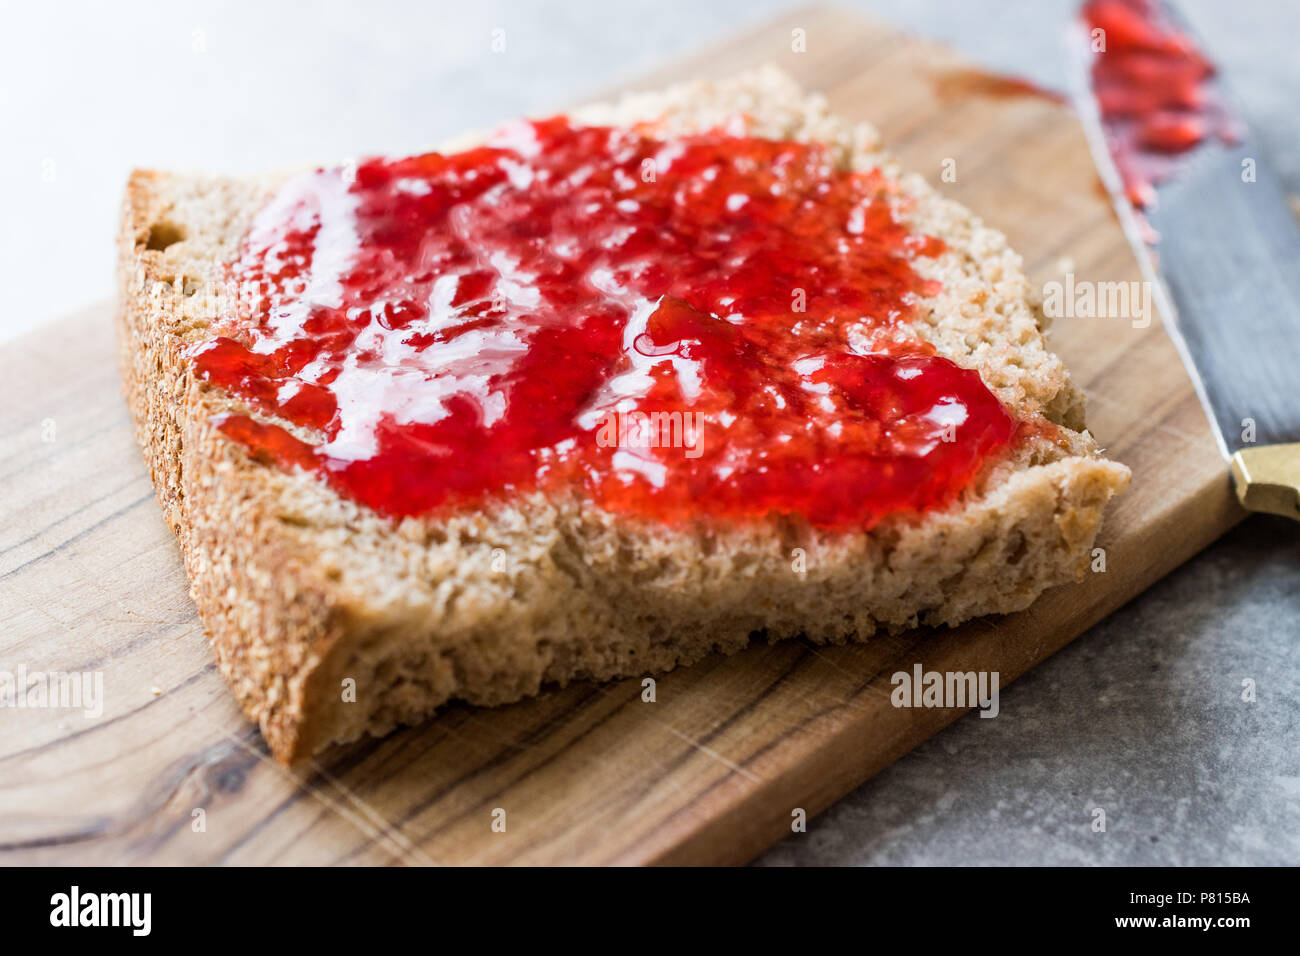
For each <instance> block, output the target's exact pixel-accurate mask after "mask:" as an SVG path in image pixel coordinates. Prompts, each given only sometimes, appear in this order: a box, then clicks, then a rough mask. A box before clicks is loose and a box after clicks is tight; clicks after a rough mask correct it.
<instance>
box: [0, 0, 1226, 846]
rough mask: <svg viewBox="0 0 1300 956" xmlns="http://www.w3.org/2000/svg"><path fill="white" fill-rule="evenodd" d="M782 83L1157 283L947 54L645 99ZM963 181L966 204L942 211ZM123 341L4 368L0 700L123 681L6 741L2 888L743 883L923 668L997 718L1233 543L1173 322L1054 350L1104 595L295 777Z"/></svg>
mask: <svg viewBox="0 0 1300 956" xmlns="http://www.w3.org/2000/svg"><path fill="white" fill-rule="evenodd" d="M795 28H800V29H803V30H805V31H806V36H807V52H804V53H795V52H793V51H792V50H791V31H792V30H793V29H795ZM763 62H776V63H778V64H780V65H782V66H784V67H785V68H787V69H789V70H790V71H791V72H793V73H794V74H795V75H796V76H797V77H798V78H799V79H800V80H801V81H802V82H803V83H804V84H805V85H806V86H807V87H809V88H813V89H820V90H823V91H825V92H826V94H827V95H828V97H829V99H830V103H831V106H832V108H834V109H835V110H837V111H839V112H841V113H843V114H845V115H847V116H850V117H853V118H863V119H869V120H871V121H872V122H874V123H875V124H876V125H877V126H878V127H879V128H880V129H881V131H882V133H883V134H884V136H885V138H886V141H887V142H888V143H889V144H890V145H891V147H892V149H893V150H894V151H895V152H896V153H897V154H898V155H899V156H900V157H901V159H902V160H903V161H904V163H905V164H906V165H907V166H908V167H910V168H912V169H915V170H918V171H920V172H922V173H923V174H925V175H926V176H927V177H928V178H930V180H931V181H932V182H935V183H936V184H938V185H940V187H941V188H942V189H943V191H944V192H945V193H947V194H948V195H951V196H953V197H955V198H957V199H960V200H961V201H963V202H965V203H966V204H968V205H969V206H971V207H972V208H973V209H974V210H975V211H976V212H977V213H979V214H981V215H982V216H983V217H984V218H985V219H986V220H987V221H989V222H990V223H992V224H993V225H995V226H997V227H998V228H1000V229H1002V230H1004V231H1005V232H1006V233H1007V234H1008V235H1009V236H1010V239H1011V241H1012V244H1013V245H1014V246H1015V247H1016V248H1017V249H1018V250H1020V251H1021V252H1022V253H1023V254H1024V256H1025V260H1026V264H1027V266H1028V269H1029V271H1030V273H1031V276H1032V277H1033V279H1034V281H1035V283H1036V284H1042V283H1045V282H1048V281H1051V280H1053V279H1059V278H1061V273H1062V272H1064V271H1066V270H1070V271H1073V272H1074V273H1075V274H1076V276H1077V277H1078V278H1079V279H1087V280H1102V281H1111V280H1136V279H1138V278H1139V276H1138V272H1137V267H1136V265H1135V263H1134V261H1133V258H1132V255H1131V253H1130V250H1129V248H1128V246H1127V244H1126V242H1125V240H1124V237H1123V235H1122V234H1121V232H1120V229H1119V226H1118V224H1117V222H1116V221H1115V218H1114V216H1113V214H1112V212H1111V210H1110V207H1109V205H1108V202H1107V200H1106V199H1105V198H1104V196H1103V195H1102V193H1101V191H1100V187H1099V184H1098V182H1097V179H1096V176H1095V174H1094V171H1093V167H1092V163H1091V160H1090V158H1089V155H1088V151H1087V148H1086V146H1085V144H1084V140H1083V136H1082V133H1081V131H1080V129H1079V128H1078V124H1077V123H1076V121H1075V119H1074V118H1073V116H1072V115H1071V114H1070V112H1069V111H1068V110H1067V109H1065V108H1064V107H1062V106H1060V105H1059V104H1057V103H1055V102H1052V101H1051V100H1049V99H1048V98H1045V97H1040V96H1035V95H1032V94H1025V93H1024V92H1022V91H1017V90H1015V89H1014V88H1012V87H1008V86H1006V85H1004V84H999V83H994V82H989V81H987V80H986V79H984V78H982V77H981V76H980V74H978V73H976V72H974V71H971V70H969V68H968V67H967V66H966V65H965V64H963V63H962V62H961V61H960V60H958V59H957V58H956V57H955V56H954V55H953V54H951V53H949V52H947V51H944V50H941V49H938V48H936V47H934V46H931V45H929V44H926V43H922V42H918V41H916V40H913V39H906V38H902V37H900V36H898V35H896V34H894V33H892V32H890V31H888V30H886V29H884V28H881V27H879V26H874V25H871V24H868V23H865V22H863V21H861V20H858V19H856V18H854V17H852V16H850V15H847V14H844V13H842V12H839V11H835V10H832V9H820V8H819V9H815V10H809V11H802V12H797V13H794V14H791V15H789V16H787V17H784V18H783V19H781V20H780V21H777V22H775V23H773V24H770V25H768V26H766V27H764V28H762V29H759V30H757V31H755V32H753V33H751V34H749V35H746V36H743V37H738V38H736V39H734V40H732V41H730V42H728V43H726V44H725V45H723V46H721V47H719V48H717V49H714V50H711V51H707V52H706V53H704V54H702V55H700V56H698V57H696V58H693V59H692V60H690V61H689V62H686V63H681V64H675V65H673V66H672V67H671V68H668V69H665V70H663V71H662V72H660V73H658V74H657V75H655V76H651V77H647V78H645V79H643V80H642V81H640V82H638V83H636V84H634V85H637V86H657V85H660V84H662V83H664V82H667V81H671V80H672V79H674V78H680V77H684V76H689V75H694V74H710V75H724V74H728V73H732V72H736V71H739V70H742V69H745V68H749V67H752V66H756V65H758V64H761V63H763ZM599 92H600V91H593V94H596V93H599ZM945 159H951V160H954V161H955V168H956V172H957V179H956V182H952V183H940V182H939V180H940V171H941V169H942V163H943V162H944V160H945ZM110 241H111V237H108V236H105V238H104V242H105V244H106V245H107V244H108V243H109V242H110ZM111 318H112V305H111V304H105V305H103V306H102V307H101V308H96V309H91V310H89V311H87V312H85V313H83V314H80V315H77V316H73V317H70V318H68V319H66V320H64V321H61V322H59V323H56V324H54V325H51V326H49V327H47V328H45V329H43V330H42V331H40V332H39V333H37V334H35V335H32V336H30V337H28V338H25V339H21V340H19V341H17V342H15V343H12V344H10V345H8V346H5V347H4V348H2V349H0V395H2V396H3V403H2V404H0V474H3V505H2V511H0V513H2V514H3V524H2V525H0V670H8V671H10V672H16V671H17V670H18V668H19V667H20V666H24V667H26V668H27V669H28V671H29V672H31V671H42V672H48V671H63V672H91V673H98V674H100V675H102V680H103V712H102V714H101V715H99V716H97V717H92V716H87V715H86V714H85V713H83V711H82V710H78V709H48V708H47V709H34V708H21V709H20V708H4V709H0V728H3V733H2V734H0V862H4V863H20V862H22V863H27V862H41V863H66V862H77V863H232V864H261V863H266V864H290V863H293V864H375V863H409V864H428V863H441V864H464V863H481V864H504V863H511V864H513V863H565V864H570V863H599V864H607V863H617V864H631V863H738V862H742V861H745V860H748V859H750V858H752V857H753V856H754V855H755V854H757V853H758V852H759V851H760V850H762V849H763V848H764V847H766V846H767V845H769V844H770V843H772V842H773V841H775V840H778V839H780V838H782V837H783V836H785V835H788V834H789V833H790V832H791V821H792V813H793V812H794V811H795V810H796V808H802V809H804V810H805V811H806V812H807V814H808V815H809V816H810V817H811V816H812V815H813V814H815V813H817V812H818V811H820V810H821V809H823V808H825V807H826V806H827V805H829V804H830V803H832V802H833V801H834V800H836V799H837V798H838V797H840V796H841V795H843V794H844V793H845V792H847V791H848V790H850V789H851V788H853V787H855V786H857V785H858V784H860V783H861V782H862V781H863V780H865V779H866V778H868V777H869V776H871V775H872V774H874V773H876V772H877V771H878V770H880V769H882V768H883V767H885V766H887V765H888V764H889V763H890V762H891V761H893V760H895V759H897V758H898V757H900V756H901V755H903V754H905V753H906V752H907V751H908V750H909V749H911V748H912V747H914V746H916V745H917V744H918V743H920V742H921V741H923V740H925V739H926V738H928V737H930V736H931V735H932V734H934V733H936V732H937V731H938V730H940V729H941V728H942V727H944V726H945V725H947V724H948V723H949V722H951V721H952V720H954V719H956V718H957V717H958V716H960V714H961V711H960V710H957V709H946V710H945V709H928V710H927V709H919V708H894V707H893V706H891V704H890V702H889V692H890V690H891V685H890V675H891V674H893V673H894V672H896V671H898V670H910V669H911V668H912V666H913V664H915V663H918V662H919V663H921V664H922V665H923V666H924V667H925V668H926V669H937V670H963V671H964V670H972V669H974V670H989V671H994V670H995V671H998V672H1000V674H1001V678H1002V682H1003V685H1004V686H1005V684H1006V683H1007V682H1009V681H1010V680H1012V679H1014V678H1015V677H1016V676H1018V675H1020V674H1021V673H1023V672H1024V671H1025V670H1026V669H1027V668H1029V667H1032V666H1033V665H1034V664H1036V663H1037V662H1039V661H1041V660H1042V659H1044V658H1045V657H1047V656H1048V655H1050V654H1051V653H1053V652H1054V651H1055V650H1057V649H1058V648H1060V647H1061V646H1063V645H1064V644H1065V643H1067V642H1068V641H1069V640H1071V639H1072V638H1073V637H1075V636H1076V635H1078V634H1079V633H1081V632H1082V631H1083V630H1085V629H1086V628H1087V627H1088V626H1090V625H1091V624H1093V623H1094V622H1095V621H1097V620H1098V619H1100V618H1101V617H1103V616H1104V615H1106V614H1107V613H1109V612H1110V611H1112V610H1114V609H1115V608H1117V607H1118V606H1119V605H1121V604H1123V603H1124V602H1125V601H1127V600H1128V599H1129V598H1131V597H1133V596H1134V595H1135V594H1138V593H1139V592H1140V591H1142V590H1143V589H1144V588H1146V587H1147V586H1148V585H1150V584H1151V583H1152V582H1154V581H1155V580H1157V579H1158V578H1159V577H1161V576H1162V575H1164V574H1166V573H1167V572H1168V571H1170V570H1171V569H1172V568H1174V567H1175V566H1177V565H1178V564H1180V563H1182V562H1183V561H1184V560H1186V559H1187V558H1188V557H1190V556H1191V555H1193V554H1195V553H1196V552H1197V551H1198V550H1200V549H1201V548H1202V547H1204V546H1205V545H1206V544H1208V543H1209V542H1210V541H1212V540H1213V539H1214V538H1216V537H1218V536H1219V535H1220V534H1221V533H1223V532H1224V531H1225V530H1227V529H1228V528H1229V527H1230V526H1231V525H1232V524H1233V523H1235V522H1236V521H1237V520H1239V518H1240V517H1241V516H1242V513H1241V512H1240V511H1239V510H1238V508H1237V506H1236V504H1235V502H1234V500H1233V498H1232V495H1231V493H1230V490H1229V486H1228V479H1227V474H1226V470H1225V467H1224V464H1223V462H1222V460H1221V459H1220V458H1219V455H1218V453H1217V451H1216V450H1215V446H1214V442H1213V440H1212V438H1211V436H1210V432H1209V429H1208V426H1207V424H1206V421H1205V418H1204V415H1203V413H1202V411H1201V409H1200V407H1199V405H1198V404H1197V402H1196V399H1195V396H1194V395H1193V392H1192V388H1191V386H1190V384H1189V382H1188V379H1187V377H1186V374H1185V372H1184V371H1183V369H1182V367H1181V366H1180V364H1179V362H1178V359H1177V356H1176V355H1175V352H1174V350H1173V348H1172V346H1171V345H1170V342H1169V340H1168V339H1167V337H1166V336H1165V333H1164V331H1163V329H1162V327H1161V324H1160V322H1159V320H1158V319H1156V320H1155V321H1153V322H1152V324H1151V325H1150V326H1149V327H1148V328H1144V329H1139V328H1134V327H1133V324H1132V323H1131V322H1130V321H1128V320H1127V319H1101V318H1069V319H1058V320H1057V322H1056V324H1055V326H1054V333H1053V339H1052V344H1053V347H1054V348H1055V349H1057V350H1058V351H1059V352H1060V353H1062V354H1063V355H1064V357H1065V358H1066V360H1067V361H1068V363H1069V364H1070V366H1071V368H1072V369H1073V371H1074V373H1075V375H1076V377H1077V379H1078V380H1079V381H1080V382H1081V383H1082V384H1083V385H1084V386H1085V388H1086V389H1087V391H1088V394H1089V398H1090V416H1089V418H1090V424H1091V426H1092V428H1093V431H1094V432H1095V433H1096V434H1097V435H1098V436H1099V438H1100V439H1101V441H1102V442H1103V443H1104V444H1105V445H1107V446H1108V448H1109V450H1110V453H1111V454H1112V455H1113V456H1114V457H1116V458H1118V459H1119V460H1121V461H1124V462H1125V463H1127V464H1128V465H1130V466H1131V467H1132V469H1133V484H1132V487H1131V489H1130V490H1129V492H1128V493H1127V494H1126V495H1125V496H1124V497H1123V498H1121V499H1119V500H1117V501H1116V502H1115V503H1114V504H1113V505H1112V507H1111V510H1110V514H1109V515H1108V519H1107V524H1106V526H1105V530H1104V532H1103V537H1102V540H1101V541H1100V542H1099V543H1100V544H1101V546H1103V547H1104V548H1105V551H1106V571H1105V573H1094V574H1090V575H1089V577H1088V579H1087V580H1086V581H1085V582H1084V583H1082V584H1080V585H1077V586H1071V587H1065V588H1058V589H1056V590H1054V591H1051V592H1049V593H1048V594H1046V595H1044V597H1043V598H1042V599H1041V600H1039V601H1038V602H1037V603H1036V604H1035V605H1034V606H1033V607H1032V608H1030V609H1029V610H1028V611H1025V612H1024V613H1021V614H1017V615H1013V616H1010V617H1004V618H995V619H985V620H978V621H974V622H972V623H970V624H968V625H966V626H964V627H961V628H959V629H956V630H948V631H943V632H931V631H920V632H915V633H910V634H907V635H902V636H898V637H892V638H880V639H877V640H873V641H871V642H869V643H867V644H864V645H857V646H850V647H839V648H818V647H814V646H812V645H810V644H808V643H807V642H803V641H798V640H795V641H789V642H786V643H782V644H777V645H766V644H762V645H759V646H755V647H753V648H751V649H750V650H748V651H746V652H744V653H742V654H739V655H736V656H733V657H730V658H724V657H713V658H710V659H708V660H706V661H705V662H703V663H701V664H699V665H697V666H695V667H691V668H687V669H683V670H679V671H677V672H674V673H672V674H669V675H667V676H664V677H661V678H660V679H659V681H658V688H657V701H656V702H655V703H653V704H650V703H643V702H642V700H641V683H640V680H639V679H632V680H627V681H623V682H617V683H609V684H603V685H593V684H580V685H575V686H571V687H569V688H567V689H564V690H559V691H551V692H549V693H546V694H544V695H543V696H541V697H539V698H537V699H534V700H530V701H526V702H523V703H520V704H517V705H514V706H510V707H504V708H496V709H475V708H470V707H463V706H456V707H451V708H448V709H447V710H446V711H445V712H444V713H443V714H442V715H441V716H439V717H438V718H437V719H435V720H433V721H430V722H429V723H427V724H426V725H424V726H422V727H418V728H414V729H410V730H405V731H402V732H399V733H396V734H393V735H391V736H389V737H387V738H384V739H382V740H367V741H364V742H359V743H357V744H355V745H352V746H349V747H344V748H339V749H337V750H335V751H332V752H330V753H328V754H326V755H324V757H323V758H321V759H319V760H317V761H316V762H315V763H313V764H310V765H308V766H307V767H305V768H303V769H302V770H300V771H295V772H290V771H287V770H285V769H283V768H281V767H278V766H277V765H275V764H274V763H272V762H271V760H270V759H268V758H267V756H266V753H265V749H264V747H263V745H262V742H261V739H260V737H259V735H258V733H257V731H256V729H255V728H254V727H253V726H251V725H250V724H248V723H247V722H246V721H244V720H243V718H242V717H241V715H240V713H239V711H238V710H237V708H236V706H235V702H234V698H233V696H232V695H231V694H230V692H229V691H228V690H227V688H226V686H225V684H224V682H223V681H222V679H221V677H220V675H219V674H218V673H217V670H216V667H215V664H214V661H213V656H212V652H211V650H210V649H209V647H208V645H207V642H206V641H205V639H204V637H203V633H202V629H201V627H200V625H199V622H198V620H197V618H196V617H195V612H194V608H193V606H192V604H191V603H190V600H189V597H188V594H187V582H186V579H185V575H184V572H183V570H182V567H181V562H180V558H179V555H178V550H177V547H176V543H175V541H174V540H173V539H172V536H171V535H170V533H169V532H168V531H167V529H166V527H165V526H164V524H163V520H162V517H161V514H160V512H159V509H158V506H157V504H156V502H155V500H154V496H153V490H152V488H151V487H150V484H149V480H148V477H147V475H146V473H145V471H144V468H143V466H142V464H141V461H140V455H139V451H138V449H137V448H136V446H135V442H134V440H133V437H132V432H131V426H130V422H129V420H128V417H127V412H126V408H125V406H124V404H123V402H122V399H121V396H120V385H119V380H118V375H117V370H116V366H115V363H114V360H113V344H112V322H111ZM1009 706H1014V701H1008V700H1004V701H1003V708H1004V709H1005V708H1006V707H1009ZM1086 716H1087V715H1086V714H1081V715H1080V718H1081V719H1085V718H1086ZM498 809H499V810H503V811H504V812H505V820H506V827H505V832H495V831H494V829H493V827H492V823H493V819H494V811H496V810H498ZM198 811H201V813H199V812H198ZM498 816H499V815H498ZM200 822H201V824H202V826H201V827H200V826H199V823H200Z"/></svg>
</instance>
